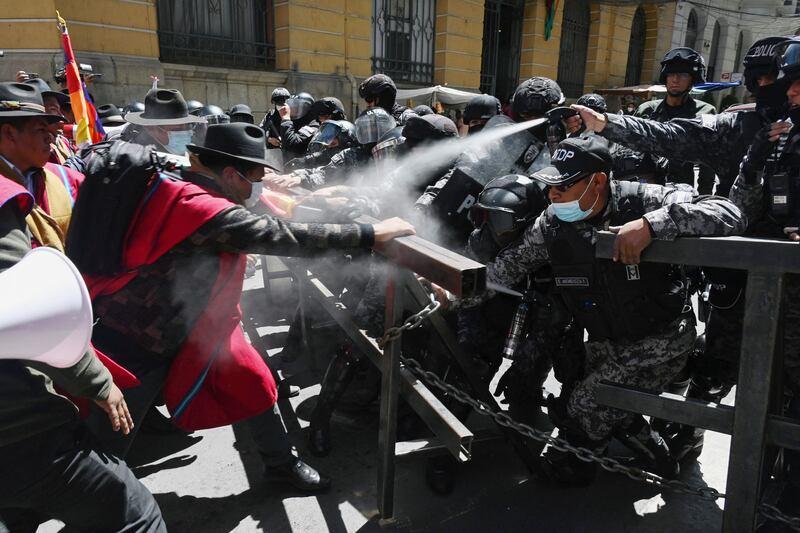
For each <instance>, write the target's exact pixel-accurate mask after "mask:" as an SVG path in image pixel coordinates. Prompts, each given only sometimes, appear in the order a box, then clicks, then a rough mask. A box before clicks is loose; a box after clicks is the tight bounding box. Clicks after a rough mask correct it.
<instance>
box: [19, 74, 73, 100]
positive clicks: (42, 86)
mask: <svg viewBox="0 0 800 533" xmlns="http://www.w3.org/2000/svg"><path fill="white" fill-rule="evenodd" d="M23 83H27V84H28V85H33V86H34V87H36V88H37V89H38V90H39V93H41V95H42V100H44V99H45V98H47V97H48V96H51V97H53V98H55V99H56V100H58V105H60V106H63V105H69V95H68V94H64V93H62V92H60V91H54V90H52V89H51V88H50V85H48V84H47V82H46V81H44V80H43V79H42V78H34V79H32V80H26V81H25V82H23Z"/></svg>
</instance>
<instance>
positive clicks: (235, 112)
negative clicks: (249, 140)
mask: <svg viewBox="0 0 800 533" xmlns="http://www.w3.org/2000/svg"><path fill="white" fill-rule="evenodd" d="M228 116H230V117H231V122H244V123H246V124H255V121H256V120H255V117H253V110H252V109H250V106H249V105H247V104H236V105H235V106H233V107H231V110H230V111H228Z"/></svg>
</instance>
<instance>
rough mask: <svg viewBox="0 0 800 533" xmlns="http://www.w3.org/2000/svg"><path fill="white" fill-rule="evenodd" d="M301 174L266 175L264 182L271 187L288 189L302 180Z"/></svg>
mask: <svg viewBox="0 0 800 533" xmlns="http://www.w3.org/2000/svg"><path fill="white" fill-rule="evenodd" d="M301 181H302V180H301V178H300V176H295V175H293V174H271V175H268V176H265V177H264V182H265V183H266V185H267V187H269V188H270V189H279V190H286V189H290V188H292V187H297V186H298V185H300V182H301Z"/></svg>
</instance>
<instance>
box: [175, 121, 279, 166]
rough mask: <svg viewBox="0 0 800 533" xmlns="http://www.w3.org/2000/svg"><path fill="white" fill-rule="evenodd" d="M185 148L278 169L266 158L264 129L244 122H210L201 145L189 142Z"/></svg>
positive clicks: (201, 153)
mask: <svg viewBox="0 0 800 533" xmlns="http://www.w3.org/2000/svg"><path fill="white" fill-rule="evenodd" d="M186 149H187V150H189V151H190V152H192V153H195V154H198V155H203V154H207V155H214V156H221V157H223V158H225V159H230V160H232V161H242V162H245V163H254V164H256V165H264V166H265V167H269V168H271V169H272V170H275V171H280V170H279V169H278V168H276V166H275V163H274V162H272V161H268V160H267V159H266V157H267V137H266V135H265V134H264V130H262V129H261V128H259V127H258V126H254V125H252V124H247V123H245V122H235V123H232V124H212V125H211V126H209V127H208V130H206V138H205V140H204V141H203V145H202V146H199V145H197V144H189V145H187V146H186Z"/></svg>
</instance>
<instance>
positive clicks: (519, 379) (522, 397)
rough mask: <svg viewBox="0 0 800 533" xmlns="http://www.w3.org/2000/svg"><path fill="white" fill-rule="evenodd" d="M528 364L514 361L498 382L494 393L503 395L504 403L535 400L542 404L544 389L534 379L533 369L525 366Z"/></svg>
mask: <svg viewBox="0 0 800 533" xmlns="http://www.w3.org/2000/svg"><path fill="white" fill-rule="evenodd" d="M527 366H528V365H527V364H524V363H520V362H519V361H514V362H513V363H512V364H511V366H510V367H509V369H508V370H506V373H505V374H503V377H501V378H500V381H498V382H497V388H495V390H494V395H495V396H497V397H499V396H500V395H501V394H502V395H503V401H502V402H501V403H503V404H510V403H512V402H513V403H522V402H531V401H533V402H535V403H537V404H541V403H542V401H543V398H542V389H541V388H539V387H538V386H537V385H538V384H537V383H536V380H535V379H533V372H532V371H531V370H532V369H529V368H525V367H527Z"/></svg>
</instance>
